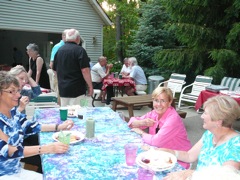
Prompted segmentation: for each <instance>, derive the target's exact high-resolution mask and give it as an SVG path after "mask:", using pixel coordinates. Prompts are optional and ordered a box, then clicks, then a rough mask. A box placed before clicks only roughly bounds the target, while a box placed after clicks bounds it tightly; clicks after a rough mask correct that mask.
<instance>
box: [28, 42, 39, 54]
mask: <svg viewBox="0 0 240 180" xmlns="http://www.w3.org/2000/svg"><path fill="white" fill-rule="evenodd" d="M26 48H27V50H32V51H35V52H39V48H38V45H36V44H35V43H30V44H29V45H28V46H27V47H26Z"/></svg>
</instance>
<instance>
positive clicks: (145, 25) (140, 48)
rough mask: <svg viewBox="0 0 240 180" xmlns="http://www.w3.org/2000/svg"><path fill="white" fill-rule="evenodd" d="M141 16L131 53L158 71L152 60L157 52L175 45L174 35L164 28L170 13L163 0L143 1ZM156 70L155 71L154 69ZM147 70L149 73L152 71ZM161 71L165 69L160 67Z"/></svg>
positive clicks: (150, 68)
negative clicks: (167, 11)
mask: <svg viewBox="0 0 240 180" xmlns="http://www.w3.org/2000/svg"><path fill="white" fill-rule="evenodd" d="M139 11H140V14H141V17H140V18H139V21H138V26H139V28H138V30H136V31H135V35H134V40H133V43H132V44H131V45H130V49H129V51H128V52H129V55H130V56H135V57H136V58H137V59H138V62H139V64H141V66H144V67H148V69H149V71H151V72H152V73H154V72H157V71H156V64H155V63H154V61H153V60H152V58H153V56H154V54H155V52H158V51H159V50H162V49H166V48H171V47H173V45H174V43H173V42H174V38H173V35H172V34H171V33H170V32H169V31H167V30H165V29H164V25H165V24H166V23H167V22H169V20H170V19H169V15H168V14H167V13H166V10H165V8H164V6H163V4H162V1H161V0H153V1H148V2H147V3H142V4H141V8H140V10H139ZM154 70H155V71H154ZM149 71H147V74H148V75H151V72H149ZM159 71H161V72H162V71H163V69H162V68H161V67H159Z"/></svg>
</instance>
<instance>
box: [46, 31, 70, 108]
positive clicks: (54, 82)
mask: <svg viewBox="0 0 240 180" xmlns="http://www.w3.org/2000/svg"><path fill="white" fill-rule="evenodd" d="M67 30H68V29H65V30H64V31H63V32H62V40H61V41H60V42H59V43H57V44H55V46H53V48H52V52H51V57H50V64H49V66H50V68H51V69H52V68H53V61H54V56H55V54H56V53H57V51H58V49H59V48H60V47H62V46H63V45H64V44H65V41H66V33H67ZM53 88H54V89H53V90H54V92H56V94H57V96H58V102H59V104H60V97H59V92H58V80H57V75H56V74H55V73H54V74H53Z"/></svg>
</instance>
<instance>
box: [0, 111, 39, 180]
mask: <svg viewBox="0 0 240 180" xmlns="http://www.w3.org/2000/svg"><path fill="white" fill-rule="evenodd" d="M0 129H1V130H2V131H3V132H4V133H5V134H6V135H7V136H8V137H9V139H8V142H7V143H6V142H5V141H3V140H1V139H0V176H3V175H11V174H16V173H19V172H20V170H21V164H20V159H21V158H23V150H24V147H23V144H22V143H23V139H24V138H26V137H27V136H28V135H32V134H36V133H39V132H40V130H41V125H40V124H39V123H38V122H37V121H35V120H33V119H31V120H27V119H26V115H25V114H21V113H20V112H18V111H17V110H16V107H14V108H13V109H12V110H11V118H8V117H7V116H5V115H4V114H2V113H0ZM8 145H12V146H15V147H16V148H17V151H15V152H14V153H13V154H12V155H10V156H9V154H8Z"/></svg>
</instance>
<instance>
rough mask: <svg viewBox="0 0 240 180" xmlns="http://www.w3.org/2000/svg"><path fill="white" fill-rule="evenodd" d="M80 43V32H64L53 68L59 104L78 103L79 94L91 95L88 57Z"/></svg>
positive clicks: (73, 30) (70, 30)
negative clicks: (62, 43) (55, 74)
mask: <svg viewBox="0 0 240 180" xmlns="http://www.w3.org/2000/svg"><path fill="white" fill-rule="evenodd" d="M79 43H80V34H79V32H78V31H77V30H76V29H69V30H68V31H67V32H66V42H65V44H64V45H63V46H62V47H60V48H59V50H58V51H57V53H56V55H55V57H54V62H53V70H54V71H56V73H57V78H58V88H59V94H60V99H61V106H67V105H79V104H80V99H81V98H82V97H81V96H82V95H84V94H86V84H87V86H88V95H89V96H92V94H93V87H92V80H91V74H90V68H89V57H88V55H87V52H86V51H85V49H84V48H83V47H81V46H79V45H78V44H79Z"/></svg>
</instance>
